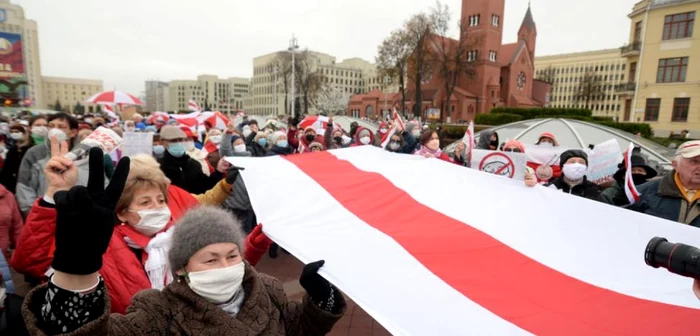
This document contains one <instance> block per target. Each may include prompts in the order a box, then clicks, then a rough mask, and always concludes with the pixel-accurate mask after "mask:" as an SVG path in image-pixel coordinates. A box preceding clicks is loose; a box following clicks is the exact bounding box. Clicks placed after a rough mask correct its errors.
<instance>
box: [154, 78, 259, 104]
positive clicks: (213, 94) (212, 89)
mask: <svg viewBox="0 0 700 336" xmlns="http://www.w3.org/2000/svg"><path fill="white" fill-rule="evenodd" d="M249 92H250V80H249V79H247V78H237V77H231V78H219V77H217V76H213V75H200V76H197V79H196V80H174V81H171V82H170V83H169V85H168V104H167V110H168V111H187V110H188V107H187V106H188V103H189V101H190V99H193V100H194V101H195V102H196V103H197V104H198V105H199V107H200V108H201V109H205V108H206V107H209V108H210V109H211V110H212V111H221V112H229V111H230V112H235V111H237V110H243V109H244V108H245V98H246V96H248V94H249Z"/></svg>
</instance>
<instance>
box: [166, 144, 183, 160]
mask: <svg viewBox="0 0 700 336" xmlns="http://www.w3.org/2000/svg"><path fill="white" fill-rule="evenodd" d="M168 153H170V155H172V156H174V157H182V156H183V155H185V143H183V142H176V143H171V144H170V145H169V146H168Z"/></svg>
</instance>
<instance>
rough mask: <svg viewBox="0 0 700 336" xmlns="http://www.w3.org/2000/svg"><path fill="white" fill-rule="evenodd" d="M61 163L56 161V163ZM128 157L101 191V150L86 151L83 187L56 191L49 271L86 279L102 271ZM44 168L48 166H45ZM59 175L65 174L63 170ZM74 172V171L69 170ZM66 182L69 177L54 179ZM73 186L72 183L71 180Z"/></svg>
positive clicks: (102, 179)
mask: <svg viewBox="0 0 700 336" xmlns="http://www.w3.org/2000/svg"><path fill="white" fill-rule="evenodd" d="M53 159H54V158H52V160H53ZM59 161H62V160H58V159H57V160H56V162H59ZM130 163H131V162H130V160H129V158H128V157H124V158H122V159H121V160H120V161H119V164H118V165H117V168H116V169H115V171H114V175H113V177H112V180H111V181H110V183H109V185H108V186H107V188H104V182H105V180H104V179H105V176H104V159H103V154H102V150H101V149H99V148H92V149H91V150H90V176H89V179H88V185H87V187H83V186H75V187H72V188H70V190H68V191H66V190H62V191H58V192H56V193H55V195H54V199H55V201H56V212H57V213H58V215H57V218H56V252H55V253H54V259H53V264H52V266H53V268H54V269H55V270H57V271H60V272H64V273H68V274H75V275H87V274H91V273H94V272H97V271H98V270H99V269H100V268H102V255H103V254H104V253H105V251H107V246H108V245H109V241H110V238H111V236H112V232H113V231H114V225H115V224H116V220H117V219H116V215H115V208H116V206H117V202H118V201H119V198H120V197H121V195H122V191H123V190H124V185H125V184H126V179H127V177H128V175H129V164H130ZM47 166H48V164H47ZM67 168H68V170H66V171H65V172H64V173H63V174H66V173H68V171H69V170H70V167H67ZM73 169H75V167H73ZM54 177H55V178H56V180H55V181H59V182H58V183H60V181H64V182H65V181H67V180H69V177H66V176H64V177H56V176H54ZM73 183H75V179H73Z"/></svg>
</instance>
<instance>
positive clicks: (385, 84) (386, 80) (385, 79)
mask: <svg viewBox="0 0 700 336" xmlns="http://www.w3.org/2000/svg"><path fill="white" fill-rule="evenodd" d="M389 83H391V77H389V76H384V111H383V113H382V117H386V113H387V111H386V88H387V86H389Z"/></svg>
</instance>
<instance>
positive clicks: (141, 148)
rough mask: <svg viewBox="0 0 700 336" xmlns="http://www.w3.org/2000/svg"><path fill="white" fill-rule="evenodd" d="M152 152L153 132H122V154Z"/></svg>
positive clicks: (131, 154) (132, 154)
mask: <svg viewBox="0 0 700 336" xmlns="http://www.w3.org/2000/svg"><path fill="white" fill-rule="evenodd" d="M152 152H153V133H150V132H149V133H140V132H124V141H123V142H122V156H134V155H136V154H148V155H151V154H152Z"/></svg>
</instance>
